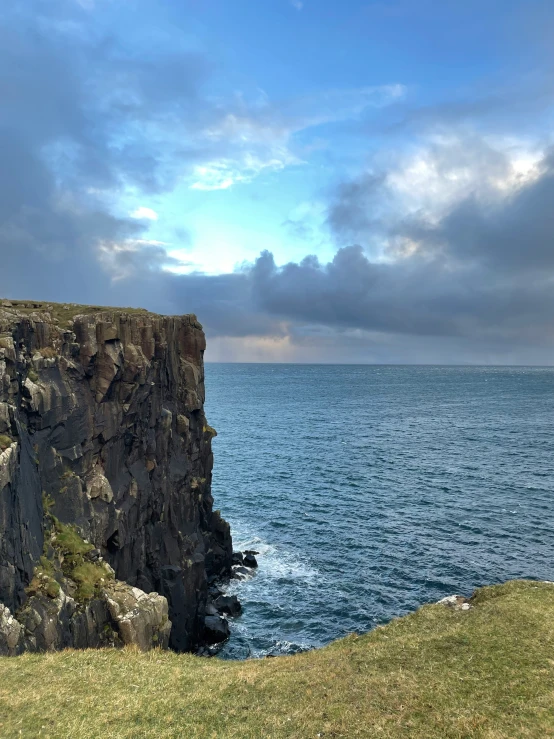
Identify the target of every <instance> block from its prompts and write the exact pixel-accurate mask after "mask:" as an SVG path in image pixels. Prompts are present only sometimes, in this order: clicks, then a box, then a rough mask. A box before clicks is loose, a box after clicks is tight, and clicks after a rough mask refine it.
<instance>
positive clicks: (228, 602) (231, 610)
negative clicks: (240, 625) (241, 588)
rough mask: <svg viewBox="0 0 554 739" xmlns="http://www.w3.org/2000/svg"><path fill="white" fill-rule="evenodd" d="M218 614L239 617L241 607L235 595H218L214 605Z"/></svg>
mask: <svg viewBox="0 0 554 739" xmlns="http://www.w3.org/2000/svg"><path fill="white" fill-rule="evenodd" d="M214 605H215V607H216V608H217V610H218V611H219V612H220V613H227V614H228V615H229V616H234V617H236V616H240V614H241V613H242V606H241V604H240V602H239V599H238V598H237V596H236V595H220V596H219V598H218V599H217V600H216V601H215V603H214Z"/></svg>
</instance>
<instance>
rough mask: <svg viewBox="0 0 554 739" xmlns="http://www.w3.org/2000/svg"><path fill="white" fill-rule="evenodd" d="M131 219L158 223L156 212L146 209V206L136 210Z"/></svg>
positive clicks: (131, 214)
mask: <svg viewBox="0 0 554 739" xmlns="http://www.w3.org/2000/svg"><path fill="white" fill-rule="evenodd" d="M129 215H130V216H131V218H138V219H139V220H140V219H146V220H148V221H157V220H158V214H157V213H156V211H155V210H153V209H152V208H145V207H144V206H140V207H139V208H136V209H135V210H133V211H132V212H131V213H129Z"/></svg>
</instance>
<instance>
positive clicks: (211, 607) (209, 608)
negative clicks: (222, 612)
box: [206, 603, 218, 616]
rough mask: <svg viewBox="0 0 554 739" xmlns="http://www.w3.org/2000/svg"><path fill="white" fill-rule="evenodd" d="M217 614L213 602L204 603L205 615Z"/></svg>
mask: <svg viewBox="0 0 554 739" xmlns="http://www.w3.org/2000/svg"><path fill="white" fill-rule="evenodd" d="M217 614H218V610H217V608H216V607H215V606H214V604H213V603H208V604H207V605H206V616H217Z"/></svg>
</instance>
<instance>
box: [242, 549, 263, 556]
mask: <svg viewBox="0 0 554 739" xmlns="http://www.w3.org/2000/svg"><path fill="white" fill-rule="evenodd" d="M243 554H253V555H254V556H256V554H259V552H257V551H256V550H255V549H245V550H244V552H243Z"/></svg>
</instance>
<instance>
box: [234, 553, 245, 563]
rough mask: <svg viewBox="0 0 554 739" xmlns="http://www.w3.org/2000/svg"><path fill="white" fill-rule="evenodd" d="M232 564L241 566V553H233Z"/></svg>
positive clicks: (242, 560)
mask: <svg viewBox="0 0 554 739" xmlns="http://www.w3.org/2000/svg"><path fill="white" fill-rule="evenodd" d="M232 561H233V564H234V565H241V564H243V562H244V557H243V554H242V552H233V560H232Z"/></svg>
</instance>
